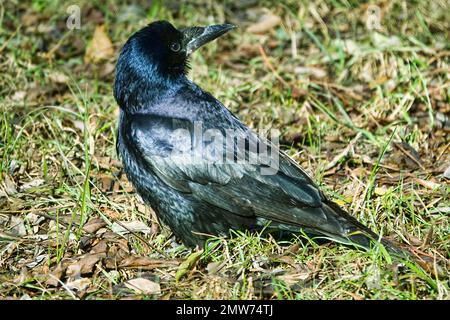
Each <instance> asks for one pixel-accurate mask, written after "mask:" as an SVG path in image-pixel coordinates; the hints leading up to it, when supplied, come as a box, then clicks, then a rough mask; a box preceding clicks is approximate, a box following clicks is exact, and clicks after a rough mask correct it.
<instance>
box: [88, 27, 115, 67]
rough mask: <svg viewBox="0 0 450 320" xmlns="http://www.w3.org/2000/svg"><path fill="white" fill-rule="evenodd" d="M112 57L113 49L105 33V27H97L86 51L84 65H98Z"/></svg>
mask: <svg viewBox="0 0 450 320" xmlns="http://www.w3.org/2000/svg"><path fill="white" fill-rule="evenodd" d="M113 56H114V47H113V44H112V42H111V40H110V39H109V36H108V35H107V33H106V31H105V25H100V26H97V27H96V28H95V31H94V35H93V36H92V40H91V42H90V43H89V45H88V47H87V49H86V54H85V56H84V63H85V64H88V63H91V62H92V63H98V62H100V61H102V60H108V59H110V58H112V57H113Z"/></svg>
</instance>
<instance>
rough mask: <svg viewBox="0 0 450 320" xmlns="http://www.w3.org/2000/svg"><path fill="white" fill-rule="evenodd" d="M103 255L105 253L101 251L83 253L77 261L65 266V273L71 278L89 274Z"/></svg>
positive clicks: (104, 255)
mask: <svg viewBox="0 0 450 320" xmlns="http://www.w3.org/2000/svg"><path fill="white" fill-rule="evenodd" d="M105 257H106V254H105V253H102V252H101V253H88V254H85V255H83V256H81V258H80V259H79V260H78V261H76V262H75V263H73V264H71V265H69V266H68V267H67V270H66V274H67V275H68V276H69V277H71V278H77V277H79V276H81V275H84V274H89V273H91V272H92V270H93V269H94V266H95V265H96V264H97V263H98V262H99V261H100V260H102V259H103V258H105Z"/></svg>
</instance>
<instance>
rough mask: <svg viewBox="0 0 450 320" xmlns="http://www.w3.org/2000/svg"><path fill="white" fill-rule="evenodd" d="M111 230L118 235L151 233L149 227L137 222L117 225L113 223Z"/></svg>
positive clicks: (122, 222)
mask: <svg viewBox="0 0 450 320" xmlns="http://www.w3.org/2000/svg"><path fill="white" fill-rule="evenodd" d="M111 230H112V231H113V232H115V233H117V234H120V235H125V234H127V233H130V232H140V233H143V234H150V233H151V229H150V227H149V226H148V225H146V224H145V223H144V222H142V221H139V220H134V221H120V222H119V223H117V222H114V223H113V224H112V226H111Z"/></svg>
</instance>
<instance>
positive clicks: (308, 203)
mask: <svg viewBox="0 0 450 320" xmlns="http://www.w3.org/2000/svg"><path fill="white" fill-rule="evenodd" d="M154 120H155V119H153V121H152V123H151V124H150V123H149V122H146V121H135V122H133V124H132V128H131V129H132V130H131V132H132V139H133V140H134V142H135V145H136V147H137V150H139V152H140V154H141V156H142V159H144V161H145V162H146V164H147V165H148V167H149V168H150V169H151V170H152V171H153V172H154V173H155V174H156V175H157V176H158V177H159V178H160V179H161V180H162V181H163V182H164V183H166V184H167V185H169V186H170V187H172V188H174V189H176V190H178V191H180V192H184V193H189V194H191V195H192V196H193V197H195V198H196V199H198V200H199V201H204V202H206V203H209V204H210V206H211V208H212V209H213V208H214V207H217V208H220V209H222V210H227V211H229V212H230V213H233V214H236V215H241V216H247V217H250V216H253V217H260V218H264V219H267V220H271V221H275V222H278V223H282V224H287V225H297V226H303V227H311V228H319V227H320V226H324V225H326V224H328V223H329V222H330V221H329V217H328V216H327V215H326V214H325V212H324V211H323V210H320V208H321V207H322V201H323V200H324V197H323V195H322V193H321V192H320V191H319V189H318V188H317V187H316V186H315V185H314V184H313V183H312V181H311V179H310V178H309V177H308V176H307V175H306V174H305V172H304V171H303V170H302V169H301V168H300V167H299V166H298V165H296V164H295V162H294V161H292V160H291V159H290V158H288V157H287V156H286V155H285V154H283V153H279V151H278V150H277V149H274V148H273V147H270V146H269V149H270V151H272V152H277V153H279V154H276V155H275V156H279V158H278V161H279V163H278V165H279V170H278V172H276V173H275V174H269V175H264V174H262V170H264V169H268V167H269V166H268V165H267V162H266V161H265V160H264V159H260V158H258V156H257V155H258V153H256V152H254V151H252V150H250V149H249V148H245V154H246V155H247V157H253V160H252V162H251V163H249V162H248V161H247V162H243V163H234V162H233V161H231V162H230V161H223V158H221V159H217V157H215V156H214V155H217V154H219V155H224V154H225V153H227V152H230V150H229V146H228V145H227V147H226V148H225V149H222V148H221V147H218V146H217V145H216V144H214V143H212V144H211V143H203V144H202V147H203V148H204V149H205V150H207V151H203V153H202V156H201V157H197V158H192V156H191V155H189V152H188V151H190V150H191V149H190V148H186V146H190V145H191V138H192V137H191V136H190V135H189V134H188V135H186V136H184V137H183V136H182V135H180V134H178V133H174V132H175V130H174V127H173V121H171V120H169V119H162V118H160V120H159V122H155V121H154ZM161 126H163V127H165V128H166V130H168V131H167V132H171V134H167V135H165V136H164V138H162V137H161V138H160V140H161V141H159V142H155V139H154V138H150V137H153V136H154V133H155V132H154V130H156V129H155V127H161ZM169 127H170V128H169ZM159 130H160V129H159ZM241 133H242V134H244V133H243V132H241ZM251 139H257V141H258V142H259V143H261V144H264V142H263V141H262V140H261V139H259V138H258V137H256V136H254V135H253V136H252V137H251V138H250V140H251ZM158 143H160V144H162V145H171V146H172V147H171V150H172V152H171V153H170V154H167V153H164V154H163V155H161V154H160V153H159V152H158V151H156V152H155V150H159V149H158V148H155V145H157V144H158ZM270 151H269V152H270ZM231 152H235V150H234V151H231ZM194 154H195V152H194ZM247 159H248V158H247ZM266 160H267V159H266ZM314 209H319V210H314Z"/></svg>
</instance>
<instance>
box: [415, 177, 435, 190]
mask: <svg viewBox="0 0 450 320" xmlns="http://www.w3.org/2000/svg"><path fill="white" fill-rule="evenodd" d="M414 180H415V181H416V182H417V183H418V184H420V185H421V186H423V187H425V188H427V189H430V190H433V189H437V188H439V187H440V186H441V185H440V184H439V183H436V182H433V181H430V180H424V179H420V178H414Z"/></svg>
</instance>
